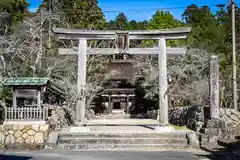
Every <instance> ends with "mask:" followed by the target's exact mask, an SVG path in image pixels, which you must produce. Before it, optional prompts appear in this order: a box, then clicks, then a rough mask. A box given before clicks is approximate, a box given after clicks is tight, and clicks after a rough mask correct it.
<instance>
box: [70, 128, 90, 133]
mask: <svg viewBox="0 0 240 160" xmlns="http://www.w3.org/2000/svg"><path fill="white" fill-rule="evenodd" d="M89 132H90V128H88V127H70V128H69V133H89Z"/></svg>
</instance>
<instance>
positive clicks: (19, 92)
mask: <svg viewBox="0 0 240 160" xmlns="http://www.w3.org/2000/svg"><path fill="white" fill-rule="evenodd" d="M16 96H17V97H36V96H37V90H34V89H16Z"/></svg>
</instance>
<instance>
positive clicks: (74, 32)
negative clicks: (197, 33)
mask: <svg viewBox="0 0 240 160" xmlns="http://www.w3.org/2000/svg"><path fill="white" fill-rule="evenodd" d="M190 31H191V28H189V27H185V28H174V29H164V30H152V31H146V30H144V31H127V32H126V31H114V30H112V31H111V30H104V31H102V30H99V31H97V30H92V31H90V30H81V29H66V28H55V29H54V32H55V33H56V34H57V36H58V38H59V39H69V40H79V46H78V48H69V49H67V48H60V49H59V54H61V55H69V54H73V55H77V56H78V73H77V77H78V80H77V90H78V95H81V94H80V93H82V92H84V89H85V88H84V87H85V85H86V67H87V66H86V61H87V55H115V54H122V53H128V54H130V55H154V54H155V55H158V65H159V112H158V121H159V125H161V126H167V125H168V97H167V95H166V94H165V93H166V91H167V88H168V83H167V63H166V61H167V59H166V55H169V54H170V55H182V54H184V53H185V48H167V47H166V40H169V39H185V38H186V37H187V35H188V33H189V32H190ZM88 40H115V44H116V48H88V47H87V41H88ZM129 40H158V47H157V48H129ZM82 96H84V95H82ZM85 101H86V97H82V98H79V99H77V101H76V123H79V122H80V125H82V124H83V123H84V116H85Z"/></svg>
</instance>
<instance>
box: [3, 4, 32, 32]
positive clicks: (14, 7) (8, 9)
mask: <svg viewBox="0 0 240 160" xmlns="http://www.w3.org/2000/svg"><path fill="white" fill-rule="evenodd" d="M28 6H29V4H28V3H27V1H26V0H0V13H5V14H6V15H3V16H0V21H1V24H0V33H1V34H3V33H5V32H6V29H7V31H11V29H10V28H11V27H13V25H15V24H17V23H18V22H21V21H22V20H24V18H25V17H26V16H28V15H29V12H28V9H27V7H28ZM6 26H8V27H6Z"/></svg>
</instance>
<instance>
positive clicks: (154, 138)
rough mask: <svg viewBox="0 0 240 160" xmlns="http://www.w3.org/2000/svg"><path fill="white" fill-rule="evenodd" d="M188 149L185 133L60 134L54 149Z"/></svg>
mask: <svg viewBox="0 0 240 160" xmlns="http://www.w3.org/2000/svg"><path fill="white" fill-rule="evenodd" d="M187 147H189V145H188V141H187V139H186V133H161V134H159V133H117V132H116V133H106V132H105V133H101V132H98V133H97V132H96V133H91V132H90V133H71V134H70V133H62V134H59V136H58V142H57V144H56V146H55V147H54V148H55V149H70V150H109V149H111V150H114V149H117V150H121V149H122V150H138V149H156V150H157V149H170V148H171V149H183V148H187Z"/></svg>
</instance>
